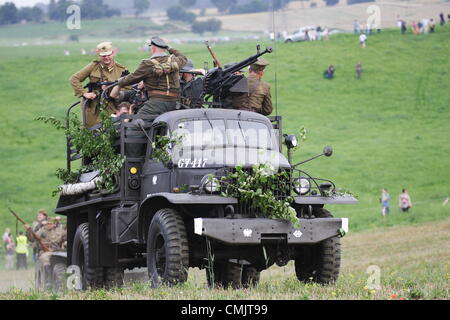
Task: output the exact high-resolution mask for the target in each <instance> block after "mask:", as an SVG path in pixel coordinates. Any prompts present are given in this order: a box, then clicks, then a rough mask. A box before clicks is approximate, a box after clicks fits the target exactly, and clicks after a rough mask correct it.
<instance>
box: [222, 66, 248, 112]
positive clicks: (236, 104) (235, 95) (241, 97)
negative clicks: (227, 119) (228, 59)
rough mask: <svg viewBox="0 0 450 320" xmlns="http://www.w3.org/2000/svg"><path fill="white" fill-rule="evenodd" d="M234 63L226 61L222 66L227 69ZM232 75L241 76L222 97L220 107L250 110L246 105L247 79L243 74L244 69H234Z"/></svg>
mask: <svg viewBox="0 0 450 320" xmlns="http://www.w3.org/2000/svg"><path fill="white" fill-rule="evenodd" d="M235 64H236V62H232V63H227V64H226V65H224V66H223V67H224V69H228V68H230V67H232V66H233V65H235ZM234 75H236V76H242V79H241V80H239V81H238V82H237V83H236V84H235V85H234V86H233V87H231V88H230V91H229V93H228V95H227V97H225V98H224V99H222V101H221V102H222V108H224V109H238V110H245V111H252V110H251V109H250V108H249V106H248V101H249V100H248V80H247V78H246V77H245V76H244V70H239V71H236V72H235V73H234Z"/></svg>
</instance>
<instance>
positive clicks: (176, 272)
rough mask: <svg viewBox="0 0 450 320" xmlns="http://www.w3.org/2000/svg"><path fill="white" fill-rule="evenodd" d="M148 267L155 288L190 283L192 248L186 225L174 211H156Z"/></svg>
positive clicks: (148, 253) (149, 234)
mask: <svg viewBox="0 0 450 320" xmlns="http://www.w3.org/2000/svg"><path fill="white" fill-rule="evenodd" d="M147 268H148V276H149V278H150V280H151V281H152V286H153V287H159V286H160V285H161V284H163V283H164V284H169V285H174V284H177V283H183V282H185V281H186V280H187V276H188V268H189V246H188V238H187V232H186V226H185V225H184V221H183V219H182V218H181V216H180V215H179V214H178V212H176V211H175V210H173V209H168V208H166V209H161V210H159V211H157V212H156V214H155V216H154V217H153V219H152V222H151V223H150V227H149V231H148V238H147Z"/></svg>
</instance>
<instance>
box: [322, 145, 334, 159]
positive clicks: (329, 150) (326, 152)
mask: <svg viewBox="0 0 450 320" xmlns="http://www.w3.org/2000/svg"><path fill="white" fill-rule="evenodd" d="M323 154H324V155H325V156H326V157H331V155H332V154H333V148H332V147H325V148H323Z"/></svg>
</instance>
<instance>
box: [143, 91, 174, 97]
mask: <svg viewBox="0 0 450 320" xmlns="http://www.w3.org/2000/svg"><path fill="white" fill-rule="evenodd" d="M149 94H150V96H152V95H158V96H169V97H178V93H175V92H170V91H169V92H167V91H160V90H152V91H150V92H149Z"/></svg>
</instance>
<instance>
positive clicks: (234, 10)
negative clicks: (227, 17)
mask: <svg viewBox="0 0 450 320" xmlns="http://www.w3.org/2000/svg"><path fill="white" fill-rule="evenodd" d="M269 8H271V7H270V6H269V5H268V3H267V1H263V0H252V1H250V2H248V3H246V4H242V5H234V6H232V7H231V8H230V9H229V11H228V12H229V13H231V14H239V13H254V12H264V11H267V10H268V9H269Z"/></svg>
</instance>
